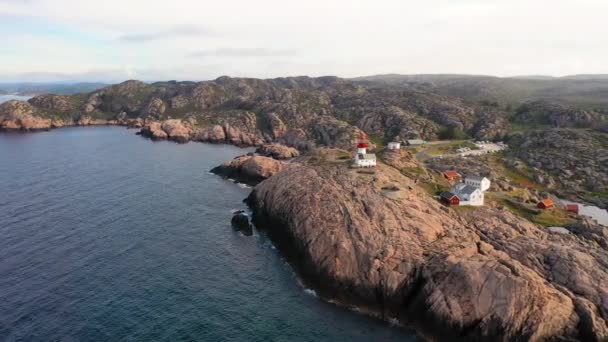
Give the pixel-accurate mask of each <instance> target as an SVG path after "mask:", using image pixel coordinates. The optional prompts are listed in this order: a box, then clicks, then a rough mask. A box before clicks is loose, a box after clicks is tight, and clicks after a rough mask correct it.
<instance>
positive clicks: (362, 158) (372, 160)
mask: <svg viewBox="0 0 608 342" xmlns="http://www.w3.org/2000/svg"><path fill="white" fill-rule="evenodd" d="M355 166H357V167H374V166H376V155H375V154H373V153H367V144H365V143H361V144H359V145H358V146H357V154H356V155H355Z"/></svg>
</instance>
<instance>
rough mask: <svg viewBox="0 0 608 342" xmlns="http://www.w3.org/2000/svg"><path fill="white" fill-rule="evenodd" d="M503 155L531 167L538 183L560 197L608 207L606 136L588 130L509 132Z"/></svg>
mask: <svg viewBox="0 0 608 342" xmlns="http://www.w3.org/2000/svg"><path fill="white" fill-rule="evenodd" d="M509 144H510V147H511V148H510V149H509V150H508V151H507V155H508V156H509V157H511V158H515V159H520V160H522V161H524V162H525V163H526V164H528V165H529V166H530V167H531V171H530V172H531V173H532V174H533V177H535V180H536V181H537V182H538V183H541V184H543V185H545V186H547V187H548V188H551V189H554V190H556V191H559V192H560V193H562V194H563V195H564V196H568V197H574V198H575V197H576V196H580V197H582V198H583V199H584V200H586V201H589V202H593V203H595V204H597V205H598V206H600V207H603V208H606V207H608V191H607V189H608V172H606V170H608V136H607V135H606V134H605V133H598V132H594V131H592V130H580V129H547V130H536V131H529V132H524V133H518V134H513V135H512V136H511V137H510V138H509Z"/></svg>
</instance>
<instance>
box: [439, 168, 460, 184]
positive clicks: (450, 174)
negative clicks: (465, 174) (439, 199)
mask: <svg viewBox="0 0 608 342" xmlns="http://www.w3.org/2000/svg"><path fill="white" fill-rule="evenodd" d="M443 178H445V179H447V180H448V181H450V182H455V181H457V180H458V179H459V178H460V174H459V173H458V172H456V171H454V170H450V171H445V172H444V173H443Z"/></svg>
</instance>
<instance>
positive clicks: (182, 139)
mask: <svg viewBox="0 0 608 342" xmlns="http://www.w3.org/2000/svg"><path fill="white" fill-rule="evenodd" d="M161 128H162V130H163V131H165V133H167V136H168V137H169V139H171V140H173V141H177V142H179V143H186V142H188V141H190V138H191V136H192V132H193V130H192V128H190V125H189V124H188V123H186V122H184V121H182V120H175V119H173V120H166V121H163V123H162V124H161Z"/></svg>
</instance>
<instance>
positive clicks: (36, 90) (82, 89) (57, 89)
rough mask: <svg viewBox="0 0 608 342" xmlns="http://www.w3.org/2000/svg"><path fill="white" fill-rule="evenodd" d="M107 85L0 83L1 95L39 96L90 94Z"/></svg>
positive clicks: (84, 83) (89, 83) (86, 83)
mask: <svg viewBox="0 0 608 342" xmlns="http://www.w3.org/2000/svg"><path fill="white" fill-rule="evenodd" d="M106 86H107V84H105V83H98V82H79V83H69V82H58V83H28V82H24V83H0V94H2V93H4V94H17V95H38V94H59V95H69V94H77V93H88V92H91V91H95V90H97V89H101V88H103V87H106Z"/></svg>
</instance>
